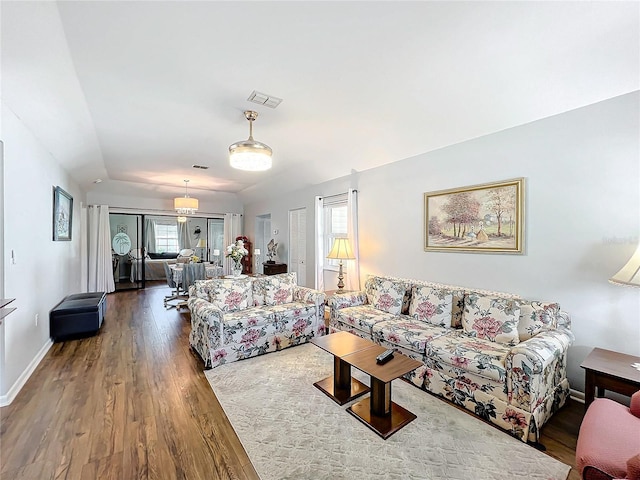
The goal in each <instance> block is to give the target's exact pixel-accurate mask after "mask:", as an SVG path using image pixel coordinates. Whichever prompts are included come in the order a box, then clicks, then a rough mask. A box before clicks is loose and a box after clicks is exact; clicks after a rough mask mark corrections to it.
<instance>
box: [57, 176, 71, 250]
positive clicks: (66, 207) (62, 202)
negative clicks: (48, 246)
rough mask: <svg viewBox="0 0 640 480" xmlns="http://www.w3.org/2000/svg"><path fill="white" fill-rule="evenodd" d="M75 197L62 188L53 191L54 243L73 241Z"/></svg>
mask: <svg viewBox="0 0 640 480" xmlns="http://www.w3.org/2000/svg"><path fill="white" fill-rule="evenodd" d="M72 221H73V197H72V196H71V195H69V194H68V193H67V192H65V191H64V190H63V189H62V188H60V187H54V189H53V241H54V242H59V241H69V240H71V228H72Z"/></svg>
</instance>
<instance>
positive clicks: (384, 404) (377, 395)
mask: <svg viewBox="0 0 640 480" xmlns="http://www.w3.org/2000/svg"><path fill="white" fill-rule="evenodd" d="M371 414H372V415H376V416H378V417H386V416H388V415H390V414H391V382H388V383H385V382H382V381H380V380H378V379H377V378H374V377H371Z"/></svg>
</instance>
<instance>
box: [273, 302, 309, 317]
mask: <svg viewBox="0 0 640 480" xmlns="http://www.w3.org/2000/svg"><path fill="white" fill-rule="evenodd" d="M262 309H263V310H265V311H267V312H269V313H272V314H274V316H275V318H276V320H277V321H286V320H292V319H294V318H302V317H304V318H312V317H314V316H315V315H316V306H315V305H314V304H312V303H304V302H290V303H284V304H280V305H265V306H264V307H262Z"/></svg>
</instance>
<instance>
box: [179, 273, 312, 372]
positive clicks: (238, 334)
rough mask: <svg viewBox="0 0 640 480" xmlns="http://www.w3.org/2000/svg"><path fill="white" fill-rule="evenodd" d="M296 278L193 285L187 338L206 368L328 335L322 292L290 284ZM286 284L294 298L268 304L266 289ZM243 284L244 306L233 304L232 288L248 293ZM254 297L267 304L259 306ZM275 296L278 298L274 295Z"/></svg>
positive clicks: (262, 278)
mask: <svg viewBox="0 0 640 480" xmlns="http://www.w3.org/2000/svg"><path fill="white" fill-rule="evenodd" d="M295 278H296V277H295V273H294V274H293V275H292V274H283V275H282V276H281V275H273V276H267V277H249V278H246V279H224V280H223V281H220V280H207V281H200V282H196V283H195V284H194V285H192V286H191V288H190V289H189V300H188V302H187V304H188V306H189V310H190V311H191V333H190V335H189V342H190V344H191V346H192V347H193V349H194V350H195V351H196V352H197V353H198V354H199V355H200V356H201V357H202V359H203V360H204V362H205V367H217V366H219V365H223V364H225V363H229V362H233V361H236V360H242V359H245V358H249V357H254V356H256V355H261V354H264V353H268V352H273V351H276V350H280V349H283V348H287V347H290V346H293V345H298V344H301V343H304V342H307V341H309V340H310V339H311V338H313V337H315V336H318V335H324V333H325V325H324V299H325V295H324V293H323V292H320V291H317V290H312V289H309V288H304V287H299V286H297V285H295V283H293V284H292V283H291V281H292V280H293V281H294V282H295ZM271 282H273V285H270V283H271ZM283 285H290V286H291V292H290V294H291V297H290V302H288V303H279V304H274V305H265V304H264V299H265V298H266V292H267V291H268V290H270V291H272V292H277V291H278V290H281V289H282V288H281V287H282V286H283ZM245 286H248V291H247V292H246V295H245V296H244V297H243V298H246V299H247V303H246V306H245V307H244V308H234V307H233V306H232V305H230V304H235V302H234V301H230V300H229V299H230V298H231V299H232V300H233V298H234V296H233V295H232V294H233V293H234V292H239V291H242V292H244V291H245V290H244V289H245ZM211 298H215V300H216V301H215V303H212V302H211V301H210V299H211ZM286 298H288V295H287V297H286ZM222 299H224V301H223V300H222ZM256 299H258V301H260V300H262V301H263V303H260V304H258V305H255V303H256ZM272 299H273V301H274V302H275V301H276V295H274V296H273V298H272ZM294 299H295V300H294ZM252 303H254V305H251V304H252Z"/></svg>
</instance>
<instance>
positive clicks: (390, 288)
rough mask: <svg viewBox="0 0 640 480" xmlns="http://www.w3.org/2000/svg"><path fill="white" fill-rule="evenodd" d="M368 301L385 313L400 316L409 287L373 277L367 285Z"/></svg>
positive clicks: (368, 280)
mask: <svg viewBox="0 0 640 480" xmlns="http://www.w3.org/2000/svg"><path fill="white" fill-rule="evenodd" d="M366 292H367V301H368V302H369V304H370V305H372V306H373V307H374V308H376V309H378V310H382V311H383V312H387V313H391V314H393V315H400V312H401V311H402V301H403V299H404V296H405V294H406V292H407V287H406V285H405V284H404V283H402V282H397V281H391V280H389V279H386V278H382V277H374V276H371V277H369V278H368V279H367V284H366Z"/></svg>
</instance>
